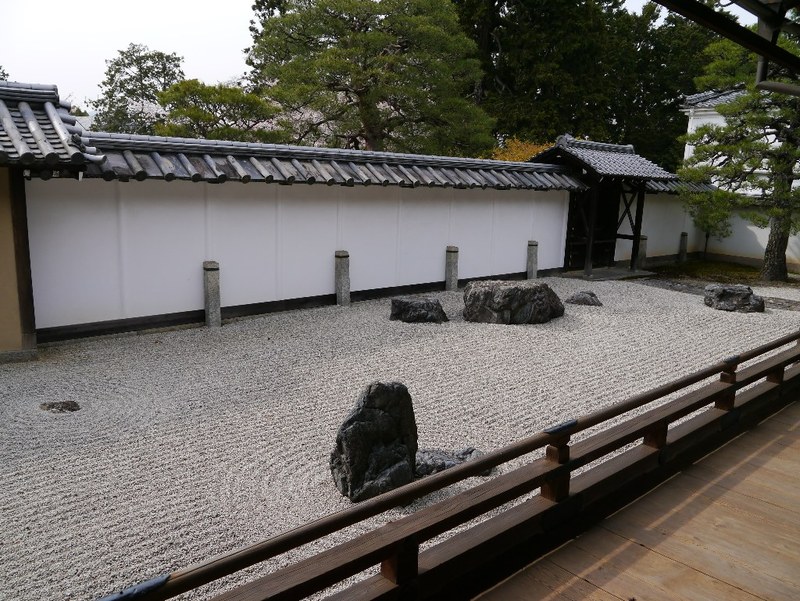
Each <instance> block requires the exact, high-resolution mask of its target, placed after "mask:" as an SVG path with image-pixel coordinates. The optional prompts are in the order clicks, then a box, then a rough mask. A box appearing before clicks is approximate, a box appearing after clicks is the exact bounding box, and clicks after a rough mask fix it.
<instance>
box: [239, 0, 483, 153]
mask: <svg viewBox="0 0 800 601" xmlns="http://www.w3.org/2000/svg"><path fill="white" fill-rule="evenodd" d="M255 8H256V16H257V18H258V19H260V22H259V23H257V24H253V26H252V27H251V30H252V32H253V42H254V43H253V47H252V48H251V50H250V53H249V57H248V63H249V64H250V66H251V67H252V73H251V79H252V81H253V83H254V84H255V85H256V91H257V92H259V93H261V94H263V95H264V96H265V97H267V98H269V99H271V100H274V101H275V102H277V103H278V104H279V105H280V106H281V109H282V113H281V116H280V117H279V123H280V124H281V126H282V127H284V128H285V129H286V130H287V131H288V132H290V135H291V138H292V141H293V142H295V143H299V144H309V145H319V144H321V145H327V146H333V147H344V148H364V149H369V150H391V151H400V152H419V153H430V154H450V155H471V156H474V155H477V154H481V153H482V152H484V151H486V150H488V149H489V148H490V147H491V146H492V145H493V142H494V140H493V138H492V137H491V127H492V122H491V120H490V119H489V118H488V116H487V115H486V114H485V113H484V112H483V111H482V110H481V109H480V108H478V107H477V106H475V104H474V103H473V102H472V101H471V100H470V99H469V98H468V94H469V93H470V92H471V91H472V90H473V89H474V87H475V85H476V84H477V82H478V81H480V78H481V71H480V65H479V62H478V61H477V60H476V59H475V58H472V57H471V56H472V55H473V54H474V51H475V48H474V45H473V44H472V43H471V42H470V40H469V39H468V38H467V37H466V36H465V35H464V34H463V33H462V31H461V30H460V28H459V24H458V20H457V17H456V13H455V11H454V9H453V6H452V4H451V3H450V2H449V1H446V0H283V1H277V0H267V1H261V2H257V3H256V6H255Z"/></svg>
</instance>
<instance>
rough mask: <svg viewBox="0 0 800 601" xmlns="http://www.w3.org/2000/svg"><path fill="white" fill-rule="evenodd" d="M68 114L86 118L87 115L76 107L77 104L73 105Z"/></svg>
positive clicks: (80, 108)
mask: <svg viewBox="0 0 800 601" xmlns="http://www.w3.org/2000/svg"><path fill="white" fill-rule="evenodd" d="M69 114H70V115H73V116H75V117H88V116H89V113H87V112H86V110H84V109H83V108H82V107H80V106H78V105H77V104H73V105H72V108H71V109H69Z"/></svg>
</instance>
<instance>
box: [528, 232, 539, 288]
mask: <svg viewBox="0 0 800 601" xmlns="http://www.w3.org/2000/svg"><path fill="white" fill-rule="evenodd" d="M538 273H539V243H538V242H537V241H536V240H528V279H529V280H535V279H536V278H537V277H539V276H538Z"/></svg>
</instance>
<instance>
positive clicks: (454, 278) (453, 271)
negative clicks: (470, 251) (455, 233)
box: [444, 246, 458, 290]
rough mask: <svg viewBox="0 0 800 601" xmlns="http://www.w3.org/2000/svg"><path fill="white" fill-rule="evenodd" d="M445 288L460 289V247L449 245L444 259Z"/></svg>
mask: <svg viewBox="0 0 800 601" xmlns="http://www.w3.org/2000/svg"><path fill="white" fill-rule="evenodd" d="M444 289H445V290H458V247H457V246H448V247H447V252H446V253H445V261H444Z"/></svg>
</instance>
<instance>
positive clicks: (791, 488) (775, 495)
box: [692, 464, 800, 509]
mask: <svg viewBox="0 0 800 601" xmlns="http://www.w3.org/2000/svg"><path fill="white" fill-rule="evenodd" d="M692 475H693V476H695V477H697V478H703V479H705V480H706V481H708V482H712V483H714V484H717V485H719V486H724V487H725V488H730V489H732V490H736V491H738V492H739V493H741V494H744V495H748V496H751V497H755V498H759V499H769V502H770V503H771V504H773V505H779V506H781V507H784V508H787V509H791V508H796V507H797V506H798V505H800V489H799V488H798V486H797V485H796V484H794V483H791V482H783V483H782V482H780V481H777V480H776V479H775V475H771V474H765V473H763V472H761V470H756V471H755V472H751V473H748V474H745V475H743V474H740V473H736V471H735V470H721V469H716V468H714V467H711V466H709V465H705V464H697V465H695V466H692Z"/></svg>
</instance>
